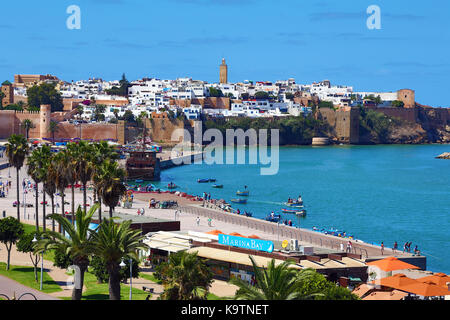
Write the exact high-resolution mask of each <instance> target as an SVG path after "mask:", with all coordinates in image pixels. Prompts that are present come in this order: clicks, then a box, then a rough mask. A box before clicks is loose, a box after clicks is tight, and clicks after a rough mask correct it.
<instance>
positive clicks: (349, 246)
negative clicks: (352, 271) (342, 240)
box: [346, 240, 352, 253]
mask: <svg viewBox="0 0 450 320" xmlns="http://www.w3.org/2000/svg"><path fill="white" fill-rule="evenodd" d="M346 252H349V253H351V252H352V242H351V241H350V240H349V241H348V242H347V250H346Z"/></svg>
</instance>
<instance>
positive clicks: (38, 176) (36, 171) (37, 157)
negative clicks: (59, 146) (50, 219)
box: [27, 146, 51, 232]
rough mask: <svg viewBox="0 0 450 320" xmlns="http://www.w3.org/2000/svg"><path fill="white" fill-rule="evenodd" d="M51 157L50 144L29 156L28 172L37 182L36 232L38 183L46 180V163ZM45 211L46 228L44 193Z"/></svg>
mask: <svg viewBox="0 0 450 320" xmlns="http://www.w3.org/2000/svg"><path fill="white" fill-rule="evenodd" d="M50 157H51V150H50V147H48V146H42V147H39V148H37V149H35V150H33V152H32V153H31V155H30V156H29V157H28V161H27V165H28V174H29V175H30V177H31V178H32V179H33V181H34V183H35V189H34V190H35V193H36V232H39V217H38V216H39V210H38V209H39V188H38V185H39V183H41V182H42V181H44V180H45V175H46V169H45V164H46V162H47V161H48V159H49V158H50ZM43 202H44V213H43V215H44V216H43V222H44V230H45V193H44V199H43Z"/></svg>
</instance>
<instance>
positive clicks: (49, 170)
mask: <svg viewBox="0 0 450 320" xmlns="http://www.w3.org/2000/svg"><path fill="white" fill-rule="evenodd" d="M53 158H54V156H53V154H52V155H51V156H50V158H49V159H47V161H46V162H45V164H44V167H45V171H46V175H45V178H44V181H43V185H44V192H45V193H46V194H48V195H49V197H50V202H51V210H52V213H51V214H54V213H55V193H56V186H57V184H56V182H57V179H58V174H59V173H58V172H57V169H56V165H55V161H54V160H53ZM44 208H45V202H44ZM44 215H45V209H44ZM44 221H45V219H44ZM44 230H45V222H44ZM52 231H55V220H53V219H52Z"/></svg>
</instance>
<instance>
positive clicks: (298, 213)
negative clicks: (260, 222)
mask: <svg viewBox="0 0 450 320" xmlns="http://www.w3.org/2000/svg"><path fill="white" fill-rule="evenodd" d="M281 211H283V213H290V214H296V215H298V216H302V217H304V216H306V210H305V209H302V210H294V209H281Z"/></svg>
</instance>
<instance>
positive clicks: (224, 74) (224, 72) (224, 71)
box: [219, 58, 228, 83]
mask: <svg viewBox="0 0 450 320" xmlns="http://www.w3.org/2000/svg"><path fill="white" fill-rule="evenodd" d="M219 82H220V83H228V66H227V64H226V63H225V58H223V59H222V64H221V65H220V77H219Z"/></svg>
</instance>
